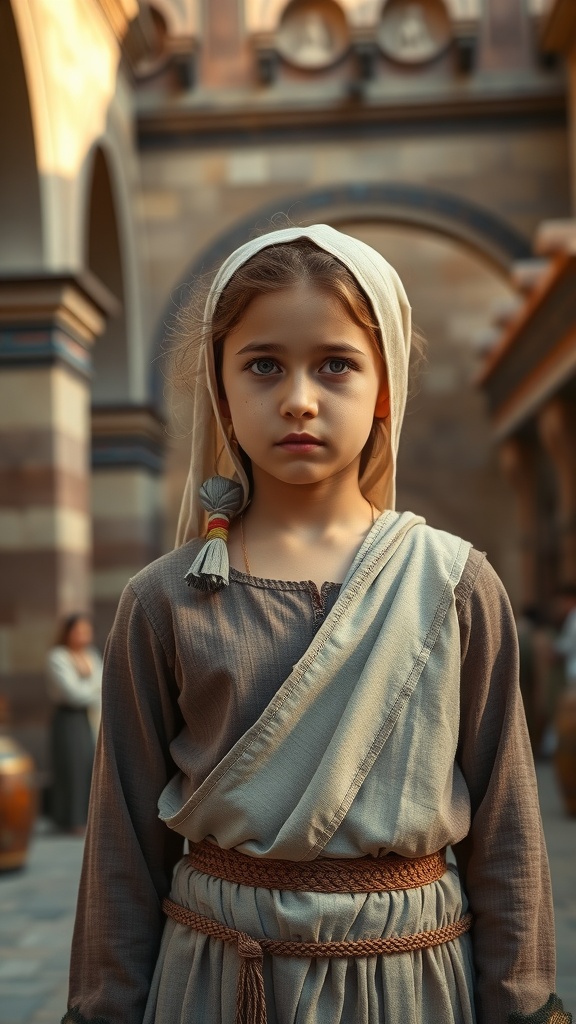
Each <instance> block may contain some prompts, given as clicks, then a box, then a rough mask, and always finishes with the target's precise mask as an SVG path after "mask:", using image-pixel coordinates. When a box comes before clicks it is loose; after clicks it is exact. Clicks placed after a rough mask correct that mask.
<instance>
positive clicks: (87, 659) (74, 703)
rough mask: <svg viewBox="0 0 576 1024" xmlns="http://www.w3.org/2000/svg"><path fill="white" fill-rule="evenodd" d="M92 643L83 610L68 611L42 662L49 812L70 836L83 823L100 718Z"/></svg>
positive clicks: (82, 827)
mask: <svg viewBox="0 0 576 1024" xmlns="http://www.w3.org/2000/svg"><path fill="white" fill-rule="evenodd" d="M92 642H93V632H92V624H91V622H90V619H89V618H88V617H87V615H85V614H84V613H82V612H76V613H75V614H73V615H69V616H68V617H67V618H66V619H65V620H64V622H63V623H62V625H61V627H60V630H59V633H58V636H57V639H56V644H55V646H54V647H53V648H52V649H51V650H50V651H49V652H48V656H47V663H46V669H47V688H48V695H49V697H50V699H51V700H52V701H53V703H54V704H55V709H54V715H53V718H52V727H51V757H52V773H53V779H52V789H51V801H50V805H51V806H50V811H51V816H52V818H53V820H54V822H55V824H56V825H57V826H58V828H60V829H62V830H63V831H66V832H70V833H73V834H75V835H83V834H84V831H85V828H86V821H87V817H88V801H89V798H90V783H91V779H92V765H93V762H94V747H95V735H96V732H97V730H98V724H99V718H100V695H101V688H102V659H101V657H100V653H99V652H98V651H97V650H96V648H95V647H94V646H93V644H92Z"/></svg>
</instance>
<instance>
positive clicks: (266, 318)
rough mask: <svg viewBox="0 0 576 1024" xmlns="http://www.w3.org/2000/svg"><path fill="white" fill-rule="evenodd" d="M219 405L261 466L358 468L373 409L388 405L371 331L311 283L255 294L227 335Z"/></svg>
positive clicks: (318, 478) (297, 471)
mask: <svg viewBox="0 0 576 1024" xmlns="http://www.w3.org/2000/svg"><path fill="white" fill-rule="evenodd" d="M222 379H223V384H224V391H225V396H226V397H225V398H224V399H221V403H220V404H221V412H222V415H223V416H224V417H226V418H229V419H231V420H232V425H233V427H234V433H235V435H236V438H237V440H238V443H239V444H240V445H241V447H242V448H243V449H244V451H245V452H246V454H247V455H248V456H249V457H250V459H251V461H252V469H253V473H254V481H255V484H256V485H257V480H258V474H259V472H263V473H266V474H268V475H270V476H272V477H274V478H275V479H277V480H280V481H283V482H284V483H288V484H315V483H320V482H322V481H324V480H327V479H329V478H331V477H336V476H338V475H339V474H342V473H345V472H350V473H355V475H356V479H358V472H359V464H360V456H361V453H362V449H363V448H364V445H365V444H366V441H367V439H368V436H369V433H370V429H371V427H372V424H373V421H374V416H375V415H377V416H384V415H386V414H387V411H388V391H387V385H386V373H385V368H384V363H383V360H382V358H381V357H380V355H379V353H378V352H377V351H376V348H375V346H374V343H373V341H372V339H371V336H370V334H369V333H368V331H366V330H364V328H362V327H359V326H358V325H357V324H355V323H354V321H353V320H351V319H350V317H349V316H348V314H347V313H346V311H345V310H344V308H343V306H342V304H341V303H340V302H339V301H338V299H336V298H335V297H334V296H333V295H331V294H330V293H329V292H327V291H324V290H322V289H319V288H317V287H315V286H311V285H308V284H299V285H297V286H296V287H291V288H286V289H283V290H282V291H278V292H270V293H267V294H263V295H259V296H258V297H257V298H255V299H254V300H253V301H252V302H251V303H250V305H249V306H248V309H247V310H246V313H245V315H244V317H243V319H242V320H241V322H240V324H239V325H238V326H237V327H236V328H235V329H234V330H233V331H231V333H230V334H229V335H228V336H227V337H226V340H225V342H224V353H223V364H222Z"/></svg>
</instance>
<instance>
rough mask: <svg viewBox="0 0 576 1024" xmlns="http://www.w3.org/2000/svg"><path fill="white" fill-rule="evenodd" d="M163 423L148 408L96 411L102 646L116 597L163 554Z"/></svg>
mask: <svg viewBox="0 0 576 1024" xmlns="http://www.w3.org/2000/svg"><path fill="white" fill-rule="evenodd" d="M164 443H165V435H164V426H163V424H162V423H161V422H160V420H159V419H158V417H157V415H156V413H155V412H154V411H153V410H152V409H150V408H148V407H145V406H114V407H97V408H94V409H93V410H92V515H93V529H94V562H93V566H94V576H93V597H94V619H95V624H96V639H97V642H98V643H99V645H100V646H101V647H103V645H104V643H105V641H106V637H107V635H108V632H109V630H110V626H111V625H112V622H113V620H114V614H115V612H116V606H117V604H118V598H119V597H120V594H121V593H122V590H123V589H124V587H125V585H126V583H127V582H128V580H129V579H130V577H131V576H133V575H134V574H135V573H136V572H138V570H139V569H141V568H142V567H143V566H144V565H147V564H148V562H151V561H152V560H153V559H154V558H157V557H158V555H159V554H160V553H161V542H162V530H161V524H162V505H163V501H162V498H163V495H162V490H161V487H162V478H161V476H160V474H161V471H162V468H163V450H164Z"/></svg>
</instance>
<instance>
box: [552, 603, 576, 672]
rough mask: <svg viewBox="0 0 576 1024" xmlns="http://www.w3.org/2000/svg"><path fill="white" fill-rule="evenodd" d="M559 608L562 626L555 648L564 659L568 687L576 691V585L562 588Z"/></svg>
mask: <svg viewBox="0 0 576 1024" xmlns="http://www.w3.org/2000/svg"><path fill="white" fill-rule="evenodd" d="M558 606H559V607H558V613H559V614H558V617H559V620H560V622H561V626H560V632H559V633H558V636H557V637H556V642H555V644H554V647H555V650H556V652H557V653H558V654H559V655H561V656H562V657H563V658H564V675H565V681H566V685H567V686H569V687H570V688H571V689H576V584H572V585H570V586H565V587H562V589H561V590H560V592H559V594H558Z"/></svg>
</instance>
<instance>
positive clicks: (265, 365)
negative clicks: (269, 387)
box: [250, 359, 278, 377]
mask: <svg viewBox="0 0 576 1024" xmlns="http://www.w3.org/2000/svg"><path fill="white" fill-rule="evenodd" d="M250 369H251V370H253V371H254V373H255V374H257V375H258V376H259V377H269V376H270V375H271V374H273V373H276V372H277V371H278V364H277V363H275V362H274V360H273V359H254V361H253V362H252V363H250Z"/></svg>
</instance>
